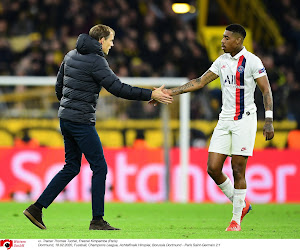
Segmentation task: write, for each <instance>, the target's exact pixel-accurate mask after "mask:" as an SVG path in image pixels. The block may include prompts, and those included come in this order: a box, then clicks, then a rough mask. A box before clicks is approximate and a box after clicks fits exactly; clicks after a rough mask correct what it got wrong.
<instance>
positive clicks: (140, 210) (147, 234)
mask: <svg viewBox="0 0 300 250" xmlns="http://www.w3.org/2000/svg"><path fill="white" fill-rule="evenodd" d="M29 205H30V204H29V203H14V202H2V203H0V211H1V215H0V225H1V226H0V235H1V236H0V238H1V239H299V238H300V204H252V207H253V210H252V211H251V212H250V213H249V214H248V215H246V217H245V218H244V220H243V222H242V231H241V232H225V228H226V227H227V226H228V225H229V222H230V219H231V216H232V213H231V212H232V205H231V204H176V203H132V204H130V203H129V204H128V203H107V204H106V206H105V213H106V214H105V217H104V219H106V220H107V221H108V222H109V223H110V224H111V225H112V226H115V227H119V228H121V231H89V230H88V228H89V222H90V219H91V204H90V203H69V202H65V203H53V204H51V206H50V207H49V208H48V209H46V210H44V218H43V220H44V223H45V224H46V226H47V230H41V229H39V228H37V227H36V226H34V225H33V224H32V223H31V222H30V221H29V220H28V219H27V218H26V217H25V216H24V215H23V213H22V212H23V210H24V209H25V208H26V207H27V206H29Z"/></svg>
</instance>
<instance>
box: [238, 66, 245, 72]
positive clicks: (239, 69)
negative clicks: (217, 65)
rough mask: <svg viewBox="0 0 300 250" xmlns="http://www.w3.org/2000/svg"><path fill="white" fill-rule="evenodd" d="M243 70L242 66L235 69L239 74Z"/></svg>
mask: <svg viewBox="0 0 300 250" xmlns="http://www.w3.org/2000/svg"><path fill="white" fill-rule="evenodd" d="M244 70H245V68H244V67H243V66H238V68H237V71H238V72H239V73H243V72H244Z"/></svg>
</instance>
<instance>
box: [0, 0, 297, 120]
mask: <svg viewBox="0 0 300 250" xmlns="http://www.w3.org/2000/svg"><path fill="white" fill-rule="evenodd" d="M172 2H173V1H170V0H164V1H159V0H147V1H146V0H92V1H80V0H43V1H39V0H15V1H11V0H1V2H0V75H17V76H55V75H56V73H57V71H58V68H59V65H60V63H61V61H62V59H63V57H64V55H65V54H66V53H67V52H68V50H70V49H73V48H74V45H75V41H76V38H77V36H78V35H79V34H80V33H88V31H89V29H90V27H92V26H93V25H95V24H98V23H103V24H106V25H109V26H111V27H112V28H113V29H114V30H115V31H116V37H115V42H114V43H115V47H114V48H113V49H112V50H111V52H110V55H109V56H108V58H107V59H108V61H109V64H110V66H111V68H112V69H113V71H114V72H115V73H116V74H117V75H118V76H120V77H122V76H123V77H125V76H130V77H134V76H140V77H150V76H156V77H187V78H189V79H192V78H195V77H199V76H200V75H201V74H203V73H204V72H205V70H206V69H208V68H209V67H210V65H211V61H210V60H209V59H208V56H207V52H206V50H205V48H203V47H202V46H201V45H200V44H199V43H198V42H197V39H196V30H197V28H196V26H197V23H196V22H197V20H196V15H197V14H196V13H189V14H184V15H178V14H175V13H174V12H173V11H172V9H171V4H172ZM188 2H189V3H190V4H194V5H195V2H196V0H195V1H188ZM262 2H264V4H265V5H266V9H267V10H268V11H269V12H270V13H269V14H270V15H272V16H273V17H274V18H275V20H276V21H277V23H278V25H279V26H280V30H281V33H282V35H283V36H284V38H285V43H284V44H282V45H281V46H279V47H277V48H276V47H267V48H266V47H265V46H264V45H263V44H258V43H254V52H255V53H256V54H257V55H258V56H259V57H260V58H261V59H262V61H263V63H264V65H265V67H266V69H267V72H268V76H269V80H270V83H271V86H272V90H273V97H274V112H275V115H274V116H275V119H277V120H284V119H289V120H296V121H297V122H298V126H300V109H299V106H300V105H299V104H300V98H299V97H300V75H299V74H296V72H299V70H298V69H299V68H300V11H299V8H295V6H297V2H296V0H295V1H293V0H281V1H271V0H264V1H262ZM210 6H211V7H210V10H209V11H210V13H209V15H208V25H228V24H229V23H230V20H228V19H227V18H226V17H224V14H222V13H221V10H220V8H218V7H217V4H216V1H213V0H211V1H210ZM129 84H130V83H129ZM15 90H16V89H15V87H5V88H4V87H0V94H1V92H2V93H7V92H11V91H15ZM19 91H22V89H21V90H19ZM220 104H221V94H220V89H211V88H205V89H203V90H201V91H198V92H196V93H193V96H192V103H191V118H192V119H207V120H216V119H217V118H218V113H219V111H220ZM256 104H257V105H258V111H259V112H258V117H259V119H263V118H264V113H263V110H264V109H263V103H262V97H261V93H260V92H259V90H257V93H256ZM131 106H132V107H133V106H134V107H135V108H139V109H140V111H143V109H147V107H146V106H145V105H143V104H140V103H135V102H132V105H131ZM148 106H149V105H148ZM148 109H151V108H149V107H148ZM157 110H158V109H156V111H153V110H152V109H151V110H149V111H148V110H146V111H145V110H144V112H140V111H136V110H133V109H130V108H129V109H128V111H127V116H128V117H129V118H134V119H140V118H143V119H145V118H154V117H157V116H158V111H157Z"/></svg>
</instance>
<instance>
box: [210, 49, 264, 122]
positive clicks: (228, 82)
mask: <svg viewBox="0 0 300 250" xmlns="http://www.w3.org/2000/svg"><path fill="white" fill-rule="evenodd" d="M209 70H210V71H212V72H213V73H215V74H216V75H218V76H219V77H220V81H221V88H222V111H221V113H220V115H219V118H220V119H222V120H239V119H242V118H243V114H246V113H248V112H250V113H253V112H256V105H255V103H254V91H255V87H256V82H255V79H256V78H259V77H262V76H264V75H266V74H267V73H266V70H265V68H264V66H263V64H262V62H261V60H260V59H259V58H258V57H257V56H256V55H254V54H252V53H251V52H249V51H247V50H246V48H245V47H244V48H243V49H242V50H241V51H240V52H239V53H238V54H236V55H235V56H234V57H232V56H231V55H230V53H225V54H223V55H221V56H219V57H218V58H217V59H216V60H215V61H214V62H213V64H212V65H211V67H210V69H209Z"/></svg>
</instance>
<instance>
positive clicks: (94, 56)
mask: <svg viewBox="0 0 300 250" xmlns="http://www.w3.org/2000/svg"><path fill="white" fill-rule="evenodd" d="M102 87H104V88H105V89H106V90H107V91H109V92H110V93H112V94H113V95H115V96H117V97H121V98H124V99H129V100H142V101H148V100H150V99H151V94H152V91H151V90H150V89H143V88H138V87H132V86H130V85H127V84H124V83H122V82H121V81H120V79H119V78H118V77H117V76H116V75H115V74H114V72H113V71H112V70H111V69H110V68H109V65H108V63H107V61H106V59H105V58H104V54H103V52H102V47H101V44H100V43H99V42H98V41H97V40H96V39H94V38H92V37H90V36H89V35H87V34H81V35H80V36H79V37H78V39H77V43H76V49H74V50H71V51H70V52H69V53H68V54H66V56H65V58H64V60H63V62H62V64H61V66H60V69H59V72H58V74H57V81H56V85H55V92H56V96H57V98H58V100H60V107H59V110H58V117H59V118H63V119H66V120H69V121H73V122H79V123H86V124H93V123H95V122H96V115H95V111H96V105H97V101H98V97H99V92H100V90H101V88H102Z"/></svg>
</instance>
